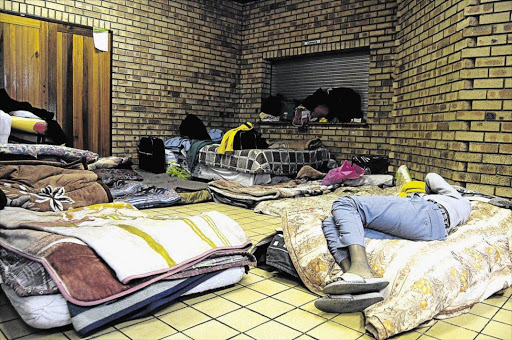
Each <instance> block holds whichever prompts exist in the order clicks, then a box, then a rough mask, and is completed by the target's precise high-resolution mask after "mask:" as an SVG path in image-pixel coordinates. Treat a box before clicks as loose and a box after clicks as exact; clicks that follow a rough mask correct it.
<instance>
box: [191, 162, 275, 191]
mask: <svg viewBox="0 0 512 340" xmlns="http://www.w3.org/2000/svg"><path fill="white" fill-rule="evenodd" d="M192 176H194V177H196V178H200V179H205V180H208V181H216V180H221V179H224V180H226V181H234V182H238V183H241V184H243V185H246V186H252V185H258V184H267V183H270V181H271V180H272V179H271V175H270V174H249V173H246V172H240V171H236V170H228V169H223V168H218V167H214V166H206V165H204V164H197V165H196V166H195V168H194V171H193V172H192Z"/></svg>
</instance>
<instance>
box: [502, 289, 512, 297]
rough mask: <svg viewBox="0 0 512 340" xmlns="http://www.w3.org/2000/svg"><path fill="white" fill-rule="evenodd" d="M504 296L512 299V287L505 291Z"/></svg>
mask: <svg viewBox="0 0 512 340" xmlns="http://www.w3.org/2000/svg"><path fill="white" fill-rule="evenodd" d="M503 296H507V297H511V296H512V287H509V288H507V289H505V293H503Z"/></svg>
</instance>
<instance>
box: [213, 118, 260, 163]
mask: <svg viewBox="0 0 512 340" xmlns="http://www.w3.org/2000/svg"><path fill="white" fill-rule="evenodd" d="M252 128H253V125H252V123H250V122H246V123H244V124H242V125H240V126H239V127H237V128H234V129H231V130H228V131H227V132H226V133H225V134H224V137H222V141H221V142H220V146H219V147H218V148H217V153H218V154H221V155H223V154H225V153H226V152H233V141H234V139H235V135H236V133H237V132H238V131H249V130H252Z"/></svg>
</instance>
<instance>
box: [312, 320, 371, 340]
mask: <svg viewBox="0 0 512 340" xmlns="http://www.w3.org/2000/svg"><path fill="white" fill-rule="evenodd" d="M308 335H310V336H312V337H314V338H317V339H357V338H359V337H360V336H361V335H362V333H359V332H356V331H354V330H353V329H350V328H347V327H345V326H342V325H340V324H339V323H336V322H332V321H326V322H325V323H323V324H321V325H319V326H317V327H315V328H313V329H312V330H310V331H309V332H308Z"/></svg>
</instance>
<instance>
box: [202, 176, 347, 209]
mask: <svg viewBox="0 0 512 340" xmlns="http://www.w3.org/2000/svg"><path fill="white" fill-rule="evenodd" d="M338 186H339V185H337V184H334V185H322V184H321V183H320V182H318V181H316V182H315V181H306V180H298V179H297V180H292V181H289V182H286V183H278V184H269V185H252V186H245V185H242V184H240V183H238V182H233V181H224V180H219V181H213V182H210V183H208V190H209V191H210V193H211V194H212V196H213V199H214V201H215V202H219V203H225V204H231V205H235V206H239V207H243V208H249V209H252V208H253V207H254V206H255V205H256V204H258V203H259V202H263V201H268V200H277V199H282V198H290V197H299V196H316V195H322V194H324V193H328V192H331V191H333V190H334V189H336V188H337V187H338Z"/></svg>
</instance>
